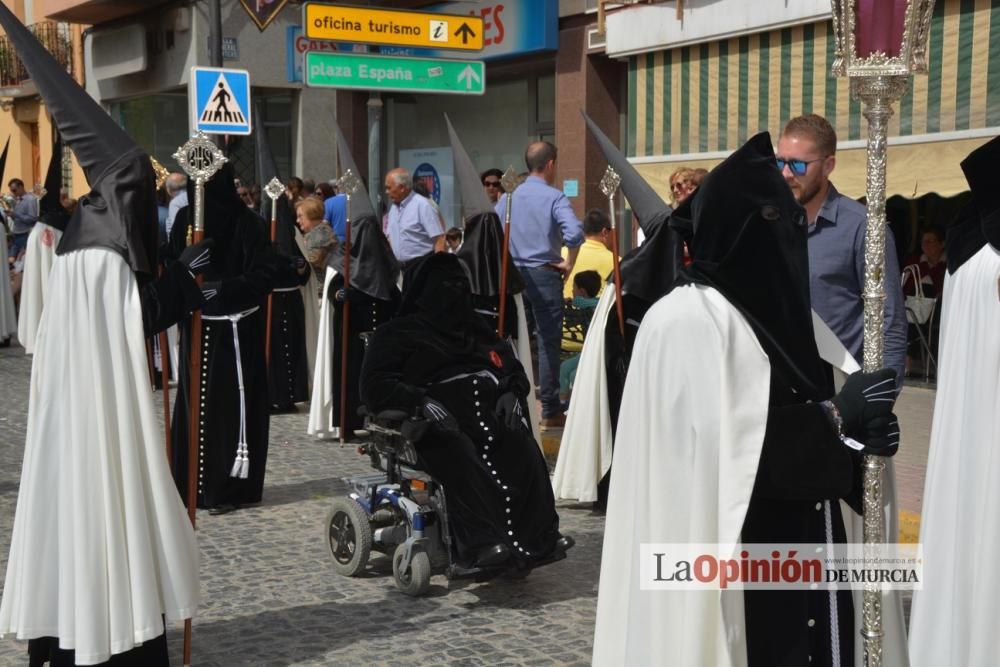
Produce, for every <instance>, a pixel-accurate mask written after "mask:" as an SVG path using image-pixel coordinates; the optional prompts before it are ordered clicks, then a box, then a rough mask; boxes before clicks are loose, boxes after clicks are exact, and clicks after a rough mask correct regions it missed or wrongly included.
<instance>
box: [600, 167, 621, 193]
mask: <svg viewBox="0 0 1000 667" xmlns="http://www.w3.org/2000/svg"><path fill="white" fill-rule="evenodd" d="M621 184H622V177H621V176H619V175H618V172H617V171H615V170H614V169H613V168H612V167H611V165H608V168H607V169H605V170H604V176H603V177H601V192H603V193H604V196H605V197H607V198H608V199H610V198H612V197H614V196H615V193H616V192H618V186H619V185H621Z"/></svg>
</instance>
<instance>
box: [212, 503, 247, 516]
mask: <svg viewBox="0 0 1000 667" xmlns="http://www.w3.org/2000/svg"><path fill="white" fill-rule="evenodd" d="M239 508H240V506H239V505H233V504H231V503H230V504H226V505H218V506H216V507H212V508H210V509H209V510H208V513H209V514H210V515H211V516H219V515H220V514H229V513H230V512H235V511H236V510H238V509H239Z"/></svg>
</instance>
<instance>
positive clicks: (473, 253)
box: [444, 114, 524, 297]
mask: <svg viewBox="0 0 1000 667" xmlns="http://www.w3.org/2000/svg"><path fill="white" fill-rule="evenodd" d="M444 120H445V123H447V125H448V137H449V139H450V140H451V154H452V157H454V159H455V179H456V180H457V181H458V191H459V195H460V196H461V202H462V214H463V216H464V218H465V231H464V233H463V237H462V247H461V248H459V249H458V252H457V253H455V254H456V255H458V258H459V259H460V260H461V261H462V264H463V265H464V266H465V270H466V273H468V276H469V282H470V283H471V284H472V293H473V294H475V295H477V296H486V297H495V296H500V276H501V265H502V263H503V224H502V223H501V222H500V216H498V215H497V213H496V211H495V210H494V208H493V205H492V204H490V199H489V197H487V196H486V191H485V190H483V184H482V182H481V181H480V180H479V172H478V171H476V167H475V165H473V164H472V159H471V158H470V157H469V154H468V153H467V152H466V150H465V146H463V145H462V141H461V139H459V138H458V133H457V132H455V128H454V127H453V126H452V124H451V119H449V118H448V115H447V114H445V117H444ZM523 289H524V282H523V281H522V280H521V274H520V273H518V271H517V268H516V267H515V266H514V263H513V262H509V263H508V266H507V291H508V293H509V294H517V293H519V292H521V291H522V290H523Z"/></svg>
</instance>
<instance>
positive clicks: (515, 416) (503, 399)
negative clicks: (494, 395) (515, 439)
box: [493, 392, 527, 430]
mask: <svg viewBox="0 0 1000 667" xmlns="http://www.w3.org/2000/svg"><path fill="white" fill-rule="evenodd" d="M493 413H494V414H495V415H496V417H497V419H499V420H500V421H502V422H504V423H506V424H507V428H509V429H511V430H514V429H517V428H519V427H520V426H521V425H522V424H526V423H527V420H526V419H525V417H524V407H523V405H522V403H521V399H519V398H518V397H517V394H515V393H513V392H507V393H506V394H501V395H500V398H498V399H497V406H496V409H495V410H494V412H493Z"/></svg>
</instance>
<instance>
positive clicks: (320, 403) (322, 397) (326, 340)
mask: <svg viewBox="0 0 1000 667" xmlns="http://www.w3.org/2000/svg"><path fill="white" fill-rule="evenodd" d="M336 275H337V272H336V271H334V270H333V269H332V268H330V267H327V269H326V277H325V278H324V280H323V291H322V294H323V298H322V299H321V300H320V306H319V324H318V326H317V341H316V362H315V364H314V365H313V381H312V395H311V397H310V400H309V424H308V426H307V427H306V433H308V434H309V435H315V436H316V437H317V438H337V437H340V424H334V423H333V340H332V339H331V335H332V331H333V307H332V306H331V305H330V300H329V299H327V298H326V292H327V290H329V289H330V282H331V281H333V278H334V276H336Z"/></svg>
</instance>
